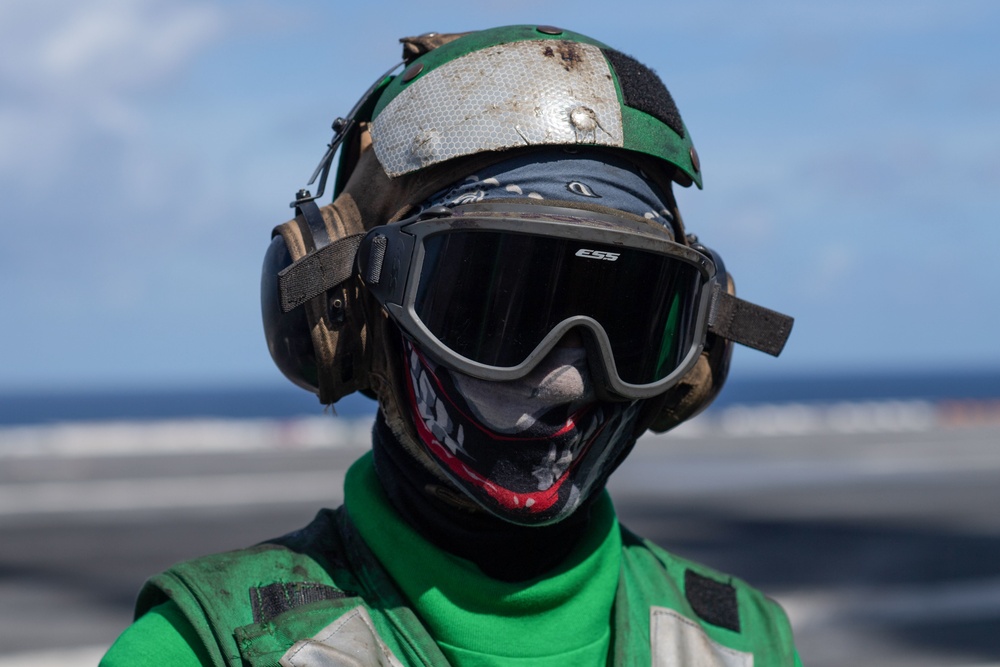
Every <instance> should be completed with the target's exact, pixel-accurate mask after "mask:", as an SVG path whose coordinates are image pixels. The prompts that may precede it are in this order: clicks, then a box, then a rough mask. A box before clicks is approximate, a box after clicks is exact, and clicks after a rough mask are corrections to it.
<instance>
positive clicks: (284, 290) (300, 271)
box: [278, 234, 365, 313]
mask: <svg viewBox="0 0 1000 667" xmlns="http://www.w3.org/2000/svg"><path fill="white" fill-rule="evenodd" d="M364 236H365V235H364V234H351V235H350V236H345V237H344V238H342V239H337V240H336V241H334V242H333V243H331V244H330V245H328V246H323V247H322V248H320V249H319V250H317V251H315V252H311V253H309V254H308V255H306V256H305V257H303V258H302V259H300V260H298V261H296V262H293V263H292V264H290V265H289V266H286V267H285V268H284V269H282V270H281V271H279V272H278V294H279V295H280V298H281V310H282V312H285V313H287V312H289V311H291V310H294V309H295V308H298V307H299V306H301V305H302V304H304V303H305V302H306V301H308V300H309V299H312V298H314V297H317V296H319V295H320V294H322V293H323V292H325V291H327V290H328V289H332V288H334V287H336V286H337V285H339V284H340V283H342V282H344V281H345V280H347V279H348V278H350V277H351V275H352V274H353V273H354V255H356V254H357V252H358V246H359V245H361V239H363V238H364Z"/></svg>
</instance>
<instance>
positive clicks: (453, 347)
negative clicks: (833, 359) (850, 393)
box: [357, 203, 790, 399]
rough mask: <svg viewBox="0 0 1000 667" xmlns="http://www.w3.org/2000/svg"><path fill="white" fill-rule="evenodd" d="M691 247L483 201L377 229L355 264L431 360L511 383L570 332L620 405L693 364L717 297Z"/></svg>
mask: <svg viewBox="0 0 1000 667" xmlns="http://www.w3.org/2000/svg"><path fill="white" fill-rule="evenodd" d="M703 250H704V252H699V250H696V249H694V248H692V247H689V246H685V245H681V244H679V243H675V242H673V241H671V240H669V239H668V238H667V236H666V235H661V234H659V233H657V230H655V228H653V227H651V226H650V225H644V224H643V223H641V222H638V221H633V220H630V219H628V218H625V217H617V216H610V215H603V214H599V213H592V212H589V211H583V210H577V209H569V208H556V207H550V206H536V205H512V204H506V205H505V204H498V203H491V204H478V205H466V206H460V207H456V208H453V209H447V208H444V207H439V208H434V209H429V210H427V211H424V212H422V213H421V214H420V215H418V216H416V217H414V218H411V219H408V220H404V221H401V222H397V223H392V224H388V225H383V226H380V227H376V228H374V229H372V230H371V231H370V232H368V234H367V235H366V236H365V237H364V239H363V240H362V241H361V244H360V247H359V248H358V252H357V262H358V272H359V275H360V277H361V279H362V281H363V282H364V284H365V285H366V286H367V288H368V290H369V291H370V292H371V293H372V294H373V295H374V296H375V298H376V299H378V301H379V302H380V303H381V304H382V306H383V307H384V308H385V310H386V311H387V312H388V314H389V315H390V316H391V317H392V318H393V320H395V322H396V323H397V324H398V325H399V326H400V328H402V329H403V331H404V332H405V333H406V334H408V335H409V336H410V337H411V338H412V339H413V340H414V341H415V342H416V343H417V344H418V345H419V346H420V347H421V348H422V349H423V350H424V351H425V352H426V353H427V354H429V355H430V356H431V357H432V358H434V359H435V360H436V361H438V362H439V363H442V364H444V365H445V366H447V367H449V368H452V369H454V370H456V371H458V372H461V373H465V374H467V375H471V376H474V377H478V378H482V379H485V380H495V381H503V380H512V379H516V378H519V377H523V376H524V375H526V374H527V373H528V372H529V371H530V370H531V369H532V368H533V367H534V366H535V365H536V364H537V363H538V362H539V361H540V360H541V359H542V358H544V357H545V355H546V354H548V353H549V351H551V350H552V348H553V347H555V346H556V345H557V344H558V343H559V341H560V339H562V338H563V336H565V335H566V334H567V332H569V331H570V330H573V329H576V330H578V331H580V333H581V334H582V338H583V340H584V344H585V345H586V347H587V350H588V358H589V359H590V360H591V373H592V375H593V376H594V379H595V380H596V381H598V383H599V385H600V386H602V387H603V388H604V390H605V391H606V392H609V393H610V394H612V395H615V396H619V397H622V398H630V399H631V398H647V397H651V396H655V395H657V394H660V393H662V392H663V391H665V390H666V389H667V388H669V387H670V386H671V385H673V384H674V383H675V382H677V380H678V379H679V378H681V377H682V376H683V375H684V374H685V373H687V372H688V371H689V370H690V369H691V367H692V366H693V365H694V364H695V362H696V361H697V359H698V355H699V353H700V352H701V350H702V348H703V347H704V345H705V338H706V335H707V334H708V333H709V332H710V331H711V330H712V327H711V322H712V314H713V310H714V309H713V306H714V305H717V304H718V302H719V299H720V295H725V296H726V297H728V296H729V295H728V294H726V292H725V289H724V287H723V286H721V285H720V283H721V282H723V281H724V280H725V278H724V274H720V273H719V271H718V267H717V265H716V261H714V260H713V257H712V253H711V251H709V250H707V249H703ZM720 275H721V277H722V280H721V281H720ZM729 298H731V299H735V297H729ZM740 303H743V304H745V303H746V302H740ZM748 305H751V304H748ZM755 308H756V307H755ZM762 310H763V309H762ZM768 312H770V311H768ZM782 317H783V316H782ZM789 327H790V324H789ZM785 336H786V337H787V333H786V334H785ZM727 337H729V336H727ZM741 342H742V341H741ZM783 342H784V341H783V340H782V341H781V343H782V344H783ZM779 351H780V349H779Z"/></svg>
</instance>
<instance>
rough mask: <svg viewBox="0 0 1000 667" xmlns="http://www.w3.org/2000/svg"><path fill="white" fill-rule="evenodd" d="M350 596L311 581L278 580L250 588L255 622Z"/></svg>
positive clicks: (331, 587)
mask: <svg viewBox="0 0 1000 667" xmlns="http://www.w3.org/2000/svg"><path fill="white" fill-rule="evenodd" d="M344 597H348V595H347V593H345V592H344V591H342V590H340V589H338V588H334V587H333V586H327V585H326V584H317V583H313V582H309V581H295V582H288V583H286V582H278V583H274V584H268V585H267V586H260V587H257V588H251V589H250V607H251V609H252V610H253V621H254V623H262V622H264V621H270V620H271V619H272V618H274V617H275V616H277V615H278V614H283V613H285V612H286V611H290V610H292V609H295V608H296V607H301V606H302V605H304V604H309V603H311V602H319V601H320V600H338V599H340V598H344Z"/></svg>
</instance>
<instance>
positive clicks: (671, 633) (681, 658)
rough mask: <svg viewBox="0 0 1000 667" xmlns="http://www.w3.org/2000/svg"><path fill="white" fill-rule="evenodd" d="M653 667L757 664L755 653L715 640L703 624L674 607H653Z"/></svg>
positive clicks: (651, 642)
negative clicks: (727, 645) (755, 662)
mask: <svg viewBox="0 0 1000 667" xmlns="http://www.w3.org/2000/svg"><path fill="white" fill-rule="evenodd" d="M649 639H650V644H651V645H650V652H651V655H652V662H651V664H652V666H653V667H753V654H752V653H745V652H743V651H737V650H735V649H731V648H728V647H726V646H723V645H722V644H720V643H718V642H716V641H714V640H713V639H711V638H710V637H709V636H708V635H707V634H705V631H704V630H703V629H702V628H701V626H700V625H698V624H697V623H695V622H694V621H692V620H691V619H689V618H685V617H684V616H682V615H681V614H679V613H677V612H676V611H674V610H673V609H666V608H664V607H650V608H649Z"/></svg>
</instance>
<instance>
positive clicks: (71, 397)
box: [0, 369, 1000, 426]
mask: <svg viewBox="0 0 1000 667" xmlns="http://www.w3.org/2000/svg"><path fill="white" fill-rule="evenodd" d="M994 400H1000V369H998V370H995V371H980V372H937V373H883V374H867V375H847V374H844V375H833V374H826V375H788V376H771V377H730V379H729V381H728V382H727V383H726V387H725V389H724V390H723V392H722V393H721V395H720V396H719V398H718V399H717V400H716V401H715V403H714V404H713V405H712V407H711V408H710V412H718V411H721V410H725V409H726V408H729V407H733V406H747V407H752V406H762V405H784V404H797V405H823V404H838V403H872V402H885V401H908V402H913V401H924V402H927V403H931V404H938V403H942V402H959V403H962V402H972V403H980V402H985V403H991V402H993V401H994ZM375 407H376V406H375V402H374V401H372V400H370V399H368V398H365V397H364V396H361V395H359V394H354V395H352V396H348V397H346V398H344V399H342V400H341V401H340V402H339V403H337V404H336V406H335V410H333V411H332V413H333V414H335V415H337V416H340V417H343V418H347V419H353V418H361V417H369V416H371V415H373V414H374V412H375ZM323 412H324V408H323V406H322V405H320V404H319V403H318V401H317V399H316V397H315V396H313V395H312V394H310V393H308V392H306V391H303V390H301V389H298V388H296V387H293V386H291V385H288V386H287V387H283V386H271V387H264V388H257V387H249V388H247V387H243V388H240V387H219V388H191V389H162V390H150V389H144V390H92V391H47V392H38V391H36V392H23V393H14V392H0V426H22V425H33V424H54V423H64V422H102V421H130V422H132V421H162V420H174V419H225V420H232V419H276V420H281V419H295V418H299V417H314V416H318V415H322V414H323ZM327 412H331V410H329V409H328V410H327Z"/></svg>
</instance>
